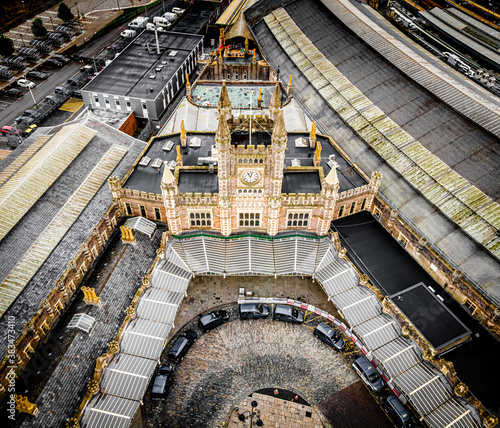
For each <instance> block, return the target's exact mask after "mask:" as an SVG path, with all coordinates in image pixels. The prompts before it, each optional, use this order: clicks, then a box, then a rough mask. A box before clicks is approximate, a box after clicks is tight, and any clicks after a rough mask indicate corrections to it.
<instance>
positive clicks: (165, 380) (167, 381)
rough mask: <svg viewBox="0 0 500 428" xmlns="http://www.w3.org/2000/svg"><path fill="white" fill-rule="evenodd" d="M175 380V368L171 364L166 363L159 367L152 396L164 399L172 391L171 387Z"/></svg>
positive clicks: (154, 398) (155, 398) (156, 398)
mask: <svg viewBox="0 0 500 428" xmlns="http://www.w3.org/2000/svg"><path fill="white" fill-rule="evenodd" d="M173 381H174V369H173V368H172V366H171V365H167V364H164V365H162V366H160V368H159V369H158V373H157V374H156V377H155V380H154V383H153V389H152V390H151V398H152V399H153V400H164V399H165V397H166V396H167V395H168V391H170V387H171V386H172V383H173Z"/></svg>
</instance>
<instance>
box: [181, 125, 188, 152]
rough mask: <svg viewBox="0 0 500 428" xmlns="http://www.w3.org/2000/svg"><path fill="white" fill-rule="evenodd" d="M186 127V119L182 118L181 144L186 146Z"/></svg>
mask: <svg viewBox="0 0 500 428" xmlns="http://www.w3.org/2000/svg"><path fill="white" fill-rule="evenodd" d="M186 143H187V138H186V128H185V127H184V120H181V146H182V147H186Z"/></svg>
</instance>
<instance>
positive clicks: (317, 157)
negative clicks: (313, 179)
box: [314, 141, 322, 166]
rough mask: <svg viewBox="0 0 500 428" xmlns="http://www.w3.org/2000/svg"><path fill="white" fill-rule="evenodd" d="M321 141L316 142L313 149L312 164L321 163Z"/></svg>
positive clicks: (318, 164) (317, 164)
mask: <svg viewBox="0 0 500 428" xmlns="http://www.w3.org/2000/svg"><path fill="white" fill-rule="evenodd" d="M321 149H322V148H321V141H318V142H317V143H316V150H315V151H314V166H320V164H321Z"/></svg>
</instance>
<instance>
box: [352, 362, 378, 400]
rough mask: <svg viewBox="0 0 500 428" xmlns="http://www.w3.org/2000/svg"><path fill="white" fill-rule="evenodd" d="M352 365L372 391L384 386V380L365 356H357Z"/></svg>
mask: <svg viewBox="0 0 500 428" xmlns="http://www.w3.org/2000/svg"><path fill="white" fill-rule="evenodd" d="M352 367H353V368H354V370H355V371H356V373H357V374H358V375H359V377H361V379H362V380H363V382H364V383H366V385H368V387H369V388H370V389H371V390H373V391H374V392H378V391H380V390H381V389H382V388H383V387H384V381H383V380H382V378H381V377H380V376H379V374H378V372H377V370H375V367H373V366H372V365H371V363H370V361H368V360H367V359H366V357H359V358H358V359H357V360H356V361H354V363H352Z"/></svg>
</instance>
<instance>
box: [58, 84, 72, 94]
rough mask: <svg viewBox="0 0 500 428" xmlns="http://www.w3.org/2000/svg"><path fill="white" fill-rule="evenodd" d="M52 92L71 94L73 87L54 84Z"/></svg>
mask: <svg viewBox="0 0 500 428" xmlns="http://www.w3.org/2000/svg"><path fill="white" fill-rule="evenodd" d="M54 92H55V93H56V94H57V95H71V94H72V93H73V89H70V88H66V87H64V86H56V87H55V88H54Z"/></svg>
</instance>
